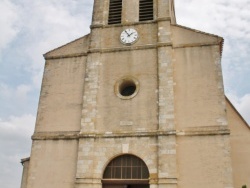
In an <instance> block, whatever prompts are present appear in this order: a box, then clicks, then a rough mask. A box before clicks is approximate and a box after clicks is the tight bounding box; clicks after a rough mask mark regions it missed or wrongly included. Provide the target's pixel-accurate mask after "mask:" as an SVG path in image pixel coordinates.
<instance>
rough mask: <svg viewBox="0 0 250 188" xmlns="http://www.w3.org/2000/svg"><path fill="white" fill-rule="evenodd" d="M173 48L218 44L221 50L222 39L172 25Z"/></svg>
mask: <svg viewBox="0 0 250 188" xmlns="http://www.w3.org/2000/svg"><path fill="white" fill-rule="evenodd" d="M172 34H173V45H174V47H189V46H194V45H201V46H202V45H203V46H206V45H213V44H220V45H221V48H222V44H223V38H221V37H219V36H216V35H212V34H208V33H205V32H202V31H198V30H195V29H190V28H188V27H184V26H180V25H172Z"/></svg>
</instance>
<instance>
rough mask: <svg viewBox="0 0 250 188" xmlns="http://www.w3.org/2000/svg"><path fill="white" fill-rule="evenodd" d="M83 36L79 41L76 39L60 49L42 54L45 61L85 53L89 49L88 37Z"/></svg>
mask: <svg viewBox="0 0 250 188" xmlns="http://www.w3.org/2000/svg"><path fill="white" fill-rule="evenodd" d="M89 36H90V35H85V36H83V37H81V38H79V39H76V40H74V41H72V42H70V43H67V44H65V45H63V46H61V47H58V48H56V49H54V50H51V51H49V52H47V53H46V54H44V58H45V59H54V58H63V57H73V56H80V55H83V54H84V53H87V51H88V47H89V38H90V37H89Z"/></svg>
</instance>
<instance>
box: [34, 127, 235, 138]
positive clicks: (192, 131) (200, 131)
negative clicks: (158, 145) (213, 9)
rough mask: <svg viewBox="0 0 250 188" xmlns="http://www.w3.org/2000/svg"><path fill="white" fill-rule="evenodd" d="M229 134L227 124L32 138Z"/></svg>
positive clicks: (35, 134) (36, 134) (51, 134)
mask: <svg viewBox="0 0 250 188" xmlns="http://www.w3.org/2000/svg"><path fill="white" fill-rule="evenodd" d="M215 135H230V130H229V129H228V127H227V126H209V127H193V128H192V127H189V128H186V129H183V130H148V131H131V132H129V131H128V132H124V131H123V132H80V131H74V132H37V133H34V135H33V136H32V139H33V140H78V139H84V138H85V139H95V138H127V137H160V136H215Z"/></svg>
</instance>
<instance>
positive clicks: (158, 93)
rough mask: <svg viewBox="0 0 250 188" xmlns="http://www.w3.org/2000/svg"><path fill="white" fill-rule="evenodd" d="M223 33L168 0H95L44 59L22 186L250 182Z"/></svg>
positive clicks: (117, 187)
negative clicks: (195, 22) (88, 19)
mask: <svg viewBox="0 0 250 188" xmlns="http://www.w3.org/2000/svg"><path fill="white" fill-rule="evenodd" d="M222 50H223V38H221V37H219V36H216V35H212V34H208V33H205V32H200V31H197V30H194V29H190V28H187V27H183V26H180V25H177V23H176V17H175V7H174V0H94V9H93V18H92V24H91V31H90V33H89V34H88V35H86V36H83V37H81V38H79V39H77V40H75V41H72V42H70V43H68V44H66V45H64V46H61V47H59V48H57V49H54V50H52V51H50V52H48V53H46V54H45V55H44V58H45V60H46V63H45V68H44V75H43V82H42V87H41V94H40V100H39V106H38V113H37V120H36V126H35V132H34V134H33V136H32V140H33V143H32V149H31V156H30V158H28V159H24V160H22V162H23V166H24V170H23V179H22V185H21V188H200V187H202V188H233V187H235V188H239V187H240V188H241V187H242V186H244V185H248V186H250V178H249V174H250V157H249V156H250V147H249V145H250V129H249V126H248V124H247V123H246V122H245V121H244V119H243V118H242V117H241V116H240V114H239V113H238V112H237V111H236V110H235V108H234V107H233V105H232V104H231V103H230V102H229V100H228V99H227V98H226V97H225V94H224V89H223V79H222V71H221V54H222Z"/></svg>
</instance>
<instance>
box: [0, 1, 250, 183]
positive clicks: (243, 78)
mask: <svg viewBox="0 0 250 188" xmlns="http://www.w3.org/2000/svg"><path fill="white" fill-rule="evenodd" d="M92 7H93V0H60V1H59V0H35V1H34V0H0V26H1V27H0V149H1V153H0V167H1V171H0V185H1V187H3V188H16V187H20V184H21V176H22V166H21V164H20V159H21V158H25V157H28V156H29V155H30V149H31V135H32V134H33V131H34V126H35V120H36V113H37V105H38V100H39V94H40V87H41V79H42V74H43V68H44V62H45V61H44V58H43V56H42V55H43V54H45V53H46V52H48V51H50V50H52V49H54V48H56V47H59V46H61V45H63V44H65V43H68V42H70V41H72V40H74V39H77V38H79V37H81V36H83V35H85V34H87V33H89V26H90V23H91V17H92ZM249 9H250V0H175V10H176V17H177V23H178V24H179V25H183V26H187V27H190V28H194V29H196V30H201V31H205V32H207V33H211V34H215V35H219V36H222V37H223V38H224V39H225V42H224V49H223V56H222V69H223V79H224V88H225V93H226V95H227V97H228V98H229V99H230V100H231V102H232V103H233V104H234V106H235V107H236V108H237V110H238V111H239V112H240V113H241V114H242V116H243V117H244V118H245V120H246V121H247V122H249V123H250V13H249Z"/></svg>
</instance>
